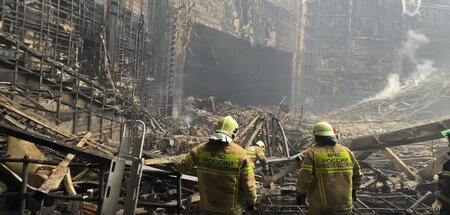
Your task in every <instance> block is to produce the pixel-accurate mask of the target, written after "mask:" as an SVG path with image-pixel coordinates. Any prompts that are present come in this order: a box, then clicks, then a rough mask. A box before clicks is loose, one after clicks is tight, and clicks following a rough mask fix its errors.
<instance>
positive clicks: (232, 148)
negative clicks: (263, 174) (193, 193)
mask: <svg viewBox="0 0 450 215" xmlns="http://www.w3.org/2000/svg"><path fill="white" fill-rule="evenodd" d="M175 168H176V169H177V170H178V171H179V172H181V173H187V172H189V171H190V170H192V169H194V168H196V169H197V177H198V184H199V190H200V205H201V207H202V212H203V214H242V209H243V206H244V203H246V204H248V205H253V204H255V202H256V185H255V176H254V173H253V168H252V166H251V162H250V161H249V160H248V158H247V155H246V152H245V150H244V149H243V148H242V147H240V146H239V145H237V144H235V143H229V144H228V143H223V142H219V141H210V142H208V143H205V144H201V145H199V146H197V147H195V148H194V149H193V150H192V151H191V152H189V153H188V154H187V155H186V156H185V157H184V158H183V159H182V160H181V161H179V162H178V163H176V164H175Z"/></svg>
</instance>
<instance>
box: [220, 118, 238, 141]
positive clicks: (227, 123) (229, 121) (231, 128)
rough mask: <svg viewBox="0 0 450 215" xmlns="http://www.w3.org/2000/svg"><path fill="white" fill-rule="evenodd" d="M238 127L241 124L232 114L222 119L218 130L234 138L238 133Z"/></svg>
mask: <svg viewBox="0 0 450 215" xmlns="http://www.w3.org/2000/svg"><path fill="white" fill-rule="evenodd" d="M238 128H239V125H238V123H237V122H236V120H234V119H233V117H231V116H226V117H223V118H222V119H220V121H219V124H217V129H216V132H218V133H223V134H226V135H228V136H230V137H231V138H232V139H234V138H235V137H236V135H237V133H238Z"/></svg>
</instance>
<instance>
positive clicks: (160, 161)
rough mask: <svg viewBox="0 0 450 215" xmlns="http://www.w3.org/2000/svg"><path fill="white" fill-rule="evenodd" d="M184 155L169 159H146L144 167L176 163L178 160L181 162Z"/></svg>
mask: <svg viewBox="0 0 450 215" xmlns="http://www.w3.org/2000/svg"><path fill="white" fill-rule="evenodd" d="M185 155H186V154H182V155H177V156H170V157H162V158H153V159H147V160H145V162H144V165H152V164H169V163H176V162H178V161H179V160H181V159H182V158H183V157H184V156H185Z"/></svg>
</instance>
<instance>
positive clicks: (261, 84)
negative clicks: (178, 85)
mask: <svg viewBox="0 0 450 215" xmlns="http://www.w3.org/2000/svg"><path fill="white" fill-rule="evenodd" d="M195 30H196V35H195V36H194V38H193V39H192V41H191V43H190V45H189V50H188V51H187V57H186V64H185V68H184V82H183V87H184V91H183V93H184V94H183V95H184V97H188V96H194V97H197V98H203V97H208V96H215V97H216V98H217V99H218V100H219V101H226V100H230V101H231V102H233V103H235V104H241V105H259V104H261V105H277V104H279V102H280V101H281V99H282V98H283V97H284V96H290V92H291V66H292V54H291V53H288V52H283V51H278V50H275V49H273V48H267V47H261V46H255V47H252V46H251V45H250V43H249V41H247V40H244V39H239V38H236V37H233V36H231V35H229V34H226V33H223V32H220V31H217V30H215V29H211V28H208V27H206V26H203V25H197V26H196V27H195ZM197 35H198V36H197Z"/></svg>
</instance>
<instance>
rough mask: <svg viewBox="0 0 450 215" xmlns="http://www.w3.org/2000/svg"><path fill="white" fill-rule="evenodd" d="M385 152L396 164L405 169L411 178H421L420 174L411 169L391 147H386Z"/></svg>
mask: <svg viewBox="0 0 450 215" xmlns="http://www.w3.org/2000/svg"><path fill="white" fill-rule="evenodd" d="M382 152H383V154H384V155H385V156H387V157H389V158H390V159H391V160H392V162H393V163H394V165H395V166H396V167H397V168H399V169H400V170H401V171H403V172H404V173H405V174H406V175H407V176H408V178H409V179H410V180H417V179H419V176H418V175H417V174H416V173H414V172H413V171H411V170H410V169H409V167H408V166H406V164H405V163H404V162H403V161H402V160H401V159H400V158H399V157H398V156H397V155H396V154H395V153H394V152H393V151H392V150H391V149H390V148H385V149H384V150H382Z"/></svg>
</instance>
